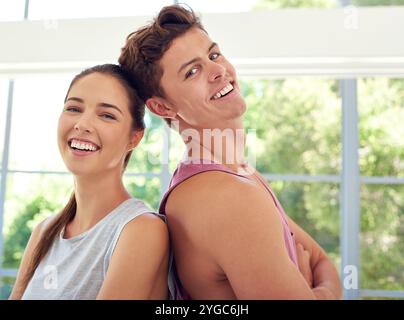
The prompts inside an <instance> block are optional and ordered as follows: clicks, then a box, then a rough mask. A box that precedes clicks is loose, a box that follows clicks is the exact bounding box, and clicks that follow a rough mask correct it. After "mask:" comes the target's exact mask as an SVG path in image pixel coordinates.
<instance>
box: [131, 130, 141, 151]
mask: <svg viewBox="0 0 404 320" xmlns="http://www.w3.org/2000/svg"><path fill="white" fill-rule="evenodd" d="M143 134H144V130H136V131H133V132H132V134H131V137H130V142H129V145H128V151H129V150H133V149H135V148H136V146H137V145H138V144H139V142H140V141H141V140H142V138H143Z"/></svg>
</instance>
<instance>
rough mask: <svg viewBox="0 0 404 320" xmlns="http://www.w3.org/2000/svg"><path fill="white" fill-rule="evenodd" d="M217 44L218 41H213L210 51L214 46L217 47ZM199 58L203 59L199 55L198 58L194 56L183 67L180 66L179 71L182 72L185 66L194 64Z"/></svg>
mask: <svg viewBox="0 0 404 320" xmlns="http://www.w3.org/2000/svg"><path fill="white" fill-rule="evenodd" d="M216 46H217V43H216V42H212V44H211V45H210V46H209V49H208V53H209V52H210V50H212V49H213V48H214V47H216ZM198 60H201V58H199V57H197V58H193V59H192V60H190V61H188V62H185V63H184V64H183V65H182V66H181V67H180V69H179V70H178V73H180V72H181V71H182V70H183V69H184V68H186V67H187V66H189V65H190V64H193V63H194V62H196V61H198Z"/></svg>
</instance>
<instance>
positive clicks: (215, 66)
mask: <svg viewBox="0 0 404 320" xmlns="http://www.w3.org/2000/svg"><path fill="white" fill-rule="evenodd" d="M225 74H226V68H225V67H224V66H222V65H221V64H219V63H216V62H213V61H212V63H211V65H210V75H209V81H211V82H214V81H217V80H218V79H222V78H223V77H224V76H225Z"/></svg>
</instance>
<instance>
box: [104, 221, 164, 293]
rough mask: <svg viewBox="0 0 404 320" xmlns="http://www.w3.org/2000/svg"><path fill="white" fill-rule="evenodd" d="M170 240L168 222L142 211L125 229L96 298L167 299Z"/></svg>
mask: <svg viewBox="0 0 404 320" xmlns="http://www.w3.org/2000/svg"><path fill="white" fill-rule="evenodd" d="M168 257H169V239H168V230H167V226H166V224H165V223H164V222H163V221H162V220H161V219H160V218H158V217H156V216H155V215H153V214H143V215H141V216H139V217H137V218H136V219H133V220H132V221H130V222H129V223H128V224H127V225H126V226H125V227H124V229H123V230H122V233H121V235H120V237H119V240H118V242H117V244H116V247H115V250H114V253H113V255H112V258H111V262H110V265H109V267H108V271H107V274H106V277H105V279H104V282H103V284H102V287H101V289H100V292H99V293H98V296H97V299H120V300H121V299H122V300H123V299H166V298H167V296H168V288H167V272H168Z"/></svg>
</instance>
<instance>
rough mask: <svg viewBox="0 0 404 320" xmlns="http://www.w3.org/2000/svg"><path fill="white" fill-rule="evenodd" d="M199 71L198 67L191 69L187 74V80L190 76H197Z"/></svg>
mask: <svg viewBox="0 0 404 320" xmlns="http://www.w3.org/2000/svg"><path fill="white" fill-rule="evenodd" d="M197 71H198V67H193V68H192V69H190V70H189V71H188V72H187V73H186V74H185V78H189V77H190V76H193V75H194V74H196V73H197Z"/></svg>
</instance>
